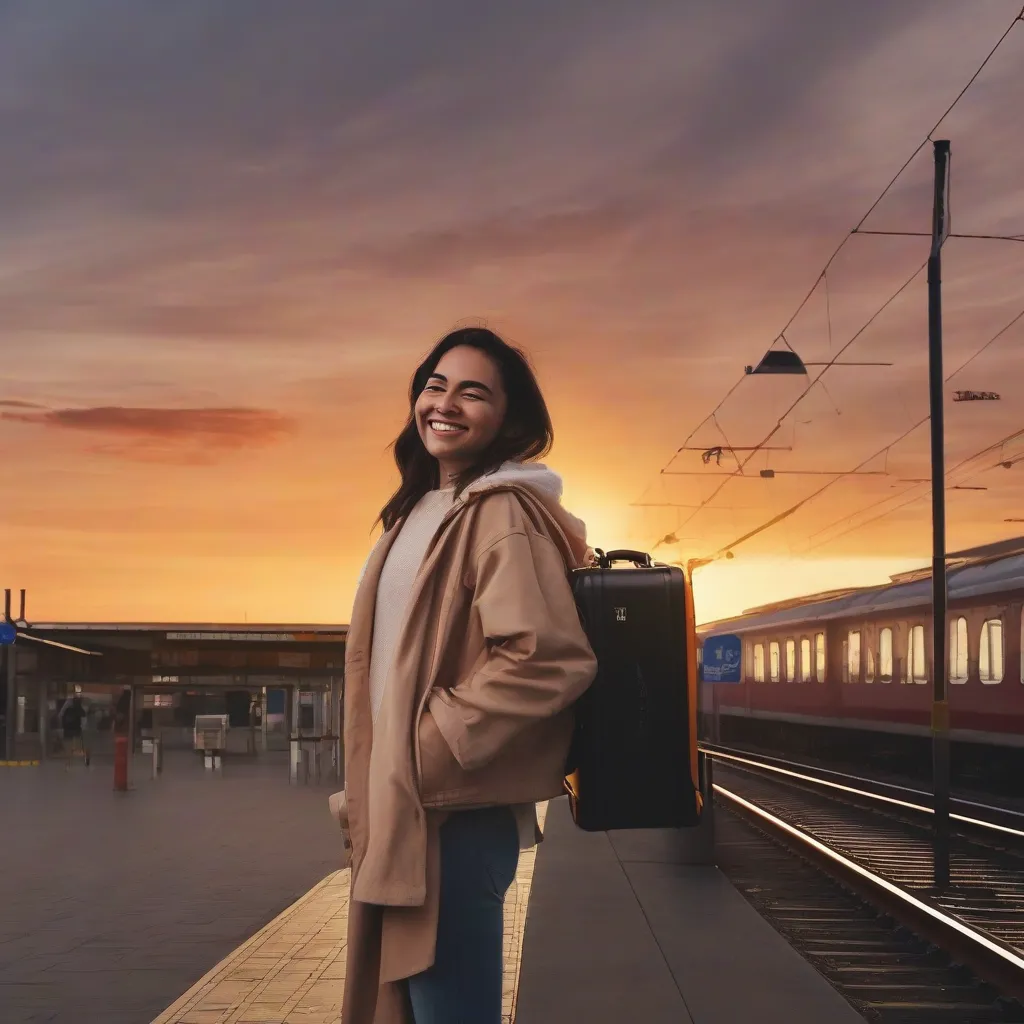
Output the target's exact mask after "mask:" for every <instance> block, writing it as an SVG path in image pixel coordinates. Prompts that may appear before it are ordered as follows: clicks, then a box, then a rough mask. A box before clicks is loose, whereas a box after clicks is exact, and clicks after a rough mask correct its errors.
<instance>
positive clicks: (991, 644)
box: [978, 619, 1004, 683]
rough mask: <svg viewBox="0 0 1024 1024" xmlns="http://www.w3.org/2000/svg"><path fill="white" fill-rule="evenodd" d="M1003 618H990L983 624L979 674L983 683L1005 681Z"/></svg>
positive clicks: (979, 653)
mask: <svg viewBox="0 0 1024 1024" xmlns="http://www.w3.org/2000/svg"><path fill="white" fill-rule="evenodd" d="M1003 654H1004V651H1003V620H1002V619H988V620H986V621H985V622H984V623H982V626H981V649H980V650H979V651H978V675H980V676H981V681H982V682H983V683H1001V682H1002V681H1003Z"/></svg>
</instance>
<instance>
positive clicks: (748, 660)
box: [743, 644, 754, 682]
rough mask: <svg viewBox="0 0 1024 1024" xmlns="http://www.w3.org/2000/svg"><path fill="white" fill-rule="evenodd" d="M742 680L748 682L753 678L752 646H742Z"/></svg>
mask: <svg viewBox="0 0 1024 1024" xmlns="http://www.w3.org/2000/svg"><path fill="white" fill-rule="evenodd" d="M743 678H744V679H746V680H747V681H748V682H749V681H750V680H751V679H753V678H754V647H753V645H752V644H744V645H743Z"/></svg>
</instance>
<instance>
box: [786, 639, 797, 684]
mask: <svg viewBox="0 0 1024 1024" xmlns="http://www.w3.org/2000/svg"><path fill="white" fill-rule="evenodd" d="M786 682H787V683H795V682H796V641H795V640H787V641H786Z"/></svg>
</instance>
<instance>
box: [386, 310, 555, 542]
mask: <svg viewBox="0 0 1024 1024" xmlns="http://www.w3.org/2000/svg"><path fill="white" fill-rule="evenodd" d="M461 345H466V346H468V347H469V348H475V349H477V351H479V352H483V353H484V354H485V355H487V356H489V357H490V358H491V359H492V360H493V361H494V363H495V365H496V366H497V368H498V373H499V374H500V376H501V383H502V386H503V387H504V389H505V396H506V398H507V400H508V404H507V407H506V412H505V420H504V422H503V423H502V425H501V429H500V430H499V431H498V436H497V437H496V438H495V439H494V441H492V442H491V444H490V445H488V447H487V449H486V450H485V451H483V452H482V453H481V454H480V458H479V459H477V461H476V463H475V464H474V465H473V466H471V467H470V468H469V469H467V470H466V471H465V472H463V473H460V474H459V476H458V478H457V479H456V481H455V493H456V494H460V493H461V492H462V491H463V490H465V488H466V487H468V486H469V484H471V483H472V482H473V481H474V480H476V479H478V478H479V477H481V476H483V475H484V474H485V473H488V472H490V471H491V470H493V469H497V468H498V466H500V465H501V464H502V463H503V462H507V461H510V460H511V461H514V462H527V461H529V460H530V459H537V458H540V457H541V456H542V455H544V454H545V453H546V452H548V451H549V450H550V448H551V444H552V442H553V440H554V431H553V430H552V427H551V417H550V416H549V415H548V408H547V405H546V404H545V402H544V396H543V395H542V394H541V391H540V385H538V383H537V378H536V376H535V375H534V372H533V369H532V368H531V366H530V363H529V360H528V359H527V357H526V356H525V355H524V354H523V353H522V352H521V351H520V350H519V349H517V348H514V347H513V346H512V345H509V344H508V343H507V342H506V341H504V340H502V339H501V338H500V337H498V335H497V334H495V333H494V332H493V331H490V330H487V328H485V327H462V328H460V329H459V330H456V331H452V332H451V333H450V334H447V335H445V337H443V338H442V339H441V340H440V341H439V342H438V343H437V344H436V345H435V346H434V348H433V350H432V351H431V353H430V355H428V356H427V358H426V359H424V360H423V362H422V363H420V365H419V367H418V368H417V369H416V372H415V373H414V374H413V378H412V385H411V386H410V388H409V419H408V422H407V423H406V424H405V426H404V427H403V428H402V432H401V433H400V434H399V435H398V437H397V438H396V439H395V441H394V443H393V444H392V446H391V447H392V450H393V451H394V455H395V463H396V464H397V466H398V471H399V473H400V474H401V476H402V482H401V484H400V485H399V487H398V490H397V491H395V493H394V494H393V495H392V496H391V498H390V499H389V500H388V503H387V504H386V505H385V506H384V507H383V508H382V509H381V512H380V517H379V520H378V521H379V522H381V523H383V525H384V529H385V530H390V529H391V528H392V527H393V526H395V524H396V523H398V522H399V521H400V520H402V519H403V518H404V517H405V516H407V515H408V514H409V513H410V512H411V511H412V509H413V508H414V507H415V505H416V503H417V502H418V501H419V500H420V498H422V497H423V495H424V494H426V493H427V492H428V491H431V490H433V489H434V488H435V487H437V486H438V482H439V476H440V471H439V468H438V464H437V459H435V458H434V457H433V456H432V455H431V454H430V453H429V452H428V451H427V449H426V448H425V447H424V445H423V440H422V438H421V437H420V433H419V430H418V429H417V427H416V415H415V407H416V400H417V399H418V398H419V396H420V394H421V393H422V391H423V389H424V388H425V387H426V386H427V381H428V380H429V379H430V375H431V374H432V373H433V372H434V370H436V369H437V364H438V363H439V362H440V361H441V359H442V357H443V356H444V355H445V354H446V353H448V352H450V351H451V350H452V349H453V348H458V347H459V346H461Z"/></svg>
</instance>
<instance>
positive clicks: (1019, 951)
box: [713, 750, 1024, 1024]
mask: <svg viewBox="0 0 1024 1024" xmlns="http://www.w3.org/2000/svg"><path fill="white" fill-rule="evenodd" d="M713 756H714V758H715V769H714V774H715V793H716V799H717V801H718V802H719V803H720V804H724V805H725V806H727V807H728V808H729V809H730V810H732V811H734V812H735V813H736V814H737V815H738V816H739V817H740V818H742V819H743V820H744V821H745V822H746V827H747V828H748V829H751V828H752V829H753V830H754V831H755V832H757V833H758V834H759V835H760V836H761V839H762V841H763V842H768V841H769V839H768V837H770V839H771V840H772V843H770V844H769V845H770V846H772V847H773V849H774V851H775V853H774V855H771V856H769V854H768V853H766V852H765V851H762V856H761V859H762V860H763V861H764V863H765V864H771V867H772V870H771V871H770V872H765V870H764V869H763V868H761V867H757V868H756V869H755V868H752V867H750V866H749V865H748V866H746V867H744V866H743V863H740V862H738V861H737V862H734V863H733V864H732V867H731V868H730V866H729V865H728V863H723V868H725V870H727V871H728V872H729V873H730V875H731V877H733V880H734V882H736V884H737V885H739V886H740V888H741V889H744V890H745V891H747V894H748V898H752V900H753V902H755V903H758V904H759V906H760V904H762V903H766V906H761V907H760V909H762V911H763V912H765V913H766V916H768V917H770V918H774V919H776V920H775V923H776V926H777V927H779V928H780V930H782V931H783V932H785V933H787V934H789V935H790V937H791V940H792V941H794V944H795V945H797V946H800V947H801V948H803V949H804V952H805V953H806V954H807V955H808V956H809V958H811V959H812V960H815V961H821V964H820V966H822V968H823V970H824V973H826V974H827V975H829V976H830V977H831V976H833V975H835V976H834V977H833V978H832V980H833V982H834V983H836V984H837V986H838V987H840V988H841V989H842V990H843V991H844V993H845V994H846V995H847V996H848V998H850V999H851V1001H852V1002H854V1003H855V1004H856V1005H858V1008H859V1009H862V1012H863V1013H864V1015H865V1016H866V1017H867V1019H869V1020H876V1021H884V1022H885V1024H897V1022H899V1024H903V1022H911V1021H914V1022H917V1021H921V1022H925V1021H927V1022H932V1021H942V1022H945V1021H950V1022H951V1021H960V1022H964V1024H966V1022H969V1021H970V1022H973V1021H977V1022H979V1024H980V1022H987V1021H1024V1009H1022V1007H1021V1004H1020V1003H1019V1002H1017V1001H1016V1000H1019V999H1022V998H1024V829H1021V828H1016V827H1015V826H1014V825H1013V824H1008V822H1013V821H1014V812H1012V811H1009V812H1006V813H1005V814H1000V815H999V817H1000V819H1001V820H999V821H995V820H988V819H986V818H985V817H983V816H982V811H981V805H978V804H977V803H974V804H972V806H971V807H969V808H968V807H964V806H962V805H959V804H958V805H957V819H955V822H954V823H955V828H956V831H955V834H954V836H953V845H952V879H953V884H952V886H951V888H950V889H949V890H948V891H947V892H943V893H936V892H934V890H933V888H932V866H933V865H932V850H931V820H930V813H929V812H930V809H929V808H928V807H927V806H926V805H923V804H921V803H920V802H919V796H918V795H915V793H914V792H913V791H906V790H904V791H902V793H901V795H896V792H897V790H898V789H899V787H895V786H893V785H892V784H880V785H879V786H874V785H864V784H865V783H870V780H863V779H861V780H857V781H858V784H857V785H852V784H851V782H853V781H854V780H852V779H851V778H850V777H849V776H844V777H843V778H842V781H840V780H839V779H837V778H836V774H837V773H821V774H820V775H819V773H818V772H816V771H815V770H806V771H801V770H799V769H800V768H801V767H802V766H798V765H786V766H785V767H784V766H783V765H782V764H780V763H768V762H767V761H764V760H762V759H759V758H752V757H747V756H743V755H739V754H737V753H735V752H734V753H730V754H727V753H726V752H724V751H721V750H718V751H715V752H713ZM964 810H969V811H970V813H962V812H963V811H964ZM991 810H1000V811H1001V810H1003V809H997V808H991ZM727 820H728V819H727ZM730 827H731V826H730ZM781 846H784V847H786V848H787V849H788V850H789V851H796V852H798V853H799V854H800V855H801V860H800V861H796V860H794V859H793V858H792V856H791V853H790V854H786V853H783V852H782V850H781V849H780V847H781ZM725 848H726V849H728V848H729V845H728V844H726V847H725ZM780 856H781V857H782V858H783V860H785V858H786V857H787V856H788V858H789V862H790V864H789V866H788V867H787V866H786V865H785V864H783V862H782V861H780V860H779V857H780ZM725 859H726V861H727V860H728V857H726V858H725ZM740 860H741V861H744V863H746V861H749V858H746V860H744V859H743V858H741V859H740ZM808 861H809V862H811V863H813V864H814V865H815V866H816V867H818V868H823V869H824V870H825V872H827V873H828V875H830V876H831V878H833V879H836V880H837V881H838V882H839V883H840V885H838V886H836V885H835V883H831V882H829V883H826V884H828V885H832V886H833V889H832V891H831V892H830V893H829V894H828V895H827V896H826V895H825V894H824V891H822V892H821V893H819V894H818V895H817V896H815V897H812V898H811V899H809V900H807V902H806V906H802V905H801V904H800V903H799V897H798V896H797V895H795V894H796V893H797V889H798V887H797V886H796V883H795V881H794V880H792V879H790V882H791V883H792V884H790V889H791V890H792V892H788V890H787V889H786V887H785V884H784V881H785V880H786V879H787V878H789V875H790V874H791V873H792V872H794V871H796V872H798V871H800V870H806V871H811V872H812V873H813V874H818V875H819V877H820V873H819V872H815V871H814V868H812V867H811V866H810V864H808V863H807V862H808ZM751 863H753V864H757V863H758V859H756V858H755V860H754V861H753V862H751ZM795 865H800V867H799V868H798V867H796V866H795ZM734 872H736V873H738V874H734ZM752 875H762V876H764V877H763V879H762V881H761V883H759V884H751V883H750V877H752ZM779 880H783V881H779ZM802 884H805V885H809V886H811V888H810V889H809V890H808V891H816V890H815V889H814V886H813V885H811V881H810V876H808V877H806V878H804V879H803V883H802ZM779 886H782V889H781V891H780V893H779V894H777V896H766V895H765V893H770V892H771V890H773V889H778V888H779ZM787 893H788V894H787ZM752 894H753V895H752ZM794 899H795V900H796V902H795V903H794ZM844 901H845V902H844ZM849 901H853V902H852V903H850V902H849ZM871 908H875V909H871ZM780 915H781V916H780ZM797 933H799V935H802V936H803V937H804V938H803V939H794V938H793V936H794V935H796V934H797ZM957 965H964V966H963V967H958V966H957ZM965 968H969V970H968V969H965ZM830 972H831V973H830ZM979 979H984V981H980V980H979ZM986 982H988V983H991V987H989V985H987V984H986ZM1001 993H1002V995H1001ZM1004 996H1005V997H1014V998H1011V999H1009V1000H1007V999H1006V998H1004Z"/></svg>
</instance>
